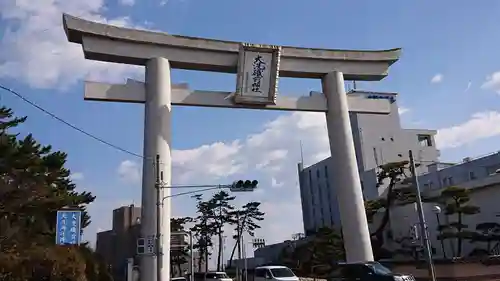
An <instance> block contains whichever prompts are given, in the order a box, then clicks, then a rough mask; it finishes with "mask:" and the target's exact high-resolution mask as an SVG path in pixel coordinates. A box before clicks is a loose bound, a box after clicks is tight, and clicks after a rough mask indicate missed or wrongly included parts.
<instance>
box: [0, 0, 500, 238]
mask: <svg viewBox="0 0 500 281" xmlns="http://www.w3.org/2000/svg"><path fill="white" fill-rule="evenodd" d="M122 1H123V2H127V3H125V4H124V3H121V2H119V1H106V2H103V1H102V0H88V1H84V2H83V3H82V2H81V1H79V0H64V1H62V0H61V1H55V0H52V1H39V2H36V3H24V2H23V1H15V0H4V1H1V2H0V38H2V40H0V83H1V84H2V85H4V86H7V87H10V88H13V89H15V90H16V91H18V92H20V93H21V94H23V95H25V96H26V97H27V98H29V99H30V100H32V101H34V102H36V103H37V104H39V105H41V106H42V107H44V108H46V109H47V110H49V111H51V112H53V113H55V114H56V115H57V116H60V117H62V118H63V119H65V120H67V121H69V122H70V123H72V124H75V125H77V126H78V127H81V128H83V129H85V130H86V131H88V132H90V133H92V134H94V135H96V136H99V137H101V138H103V139H105V140H107V141H109V142H111V143H113V144H116V145H118V146H120V147H122V148H124V149H127V150H130V151H133V152H135V153H138V154H142V128H143V118H142V116H143V108H142V106H141V105H130V104H117V103H98V102H87V101H83V86H82V85H83V84H82V81H83V80H84V79H85V78H86V77H91V78H92V79H96V80H104V81H108V80H109V81H123V80H124V79H125V78H127V77H139V78H140V77H141V75H142V74H141V72H142V70H137V69H129V68H127V67H126V66H122V65H110V64H103V63H92V62H88V61H85V60H84V59H83V53H82V52H81V49H80V47H79V46H77V45H73V44H69V43H67V42H66V38H65V36H64V32H63V29H62V27H61V12H69V13H71V14H73V15H77V16H82V17H85V18H88V19H92V20H99V21H111V22H112V23H115V24H119V25H126V26H132V27H142V28H150V29H155V30H162V31H166V32H168V33H171V34H180V35H187V36H196V37H207V38H214V39H224V40H234V41H245V42H252V43H268V44H275V45H293V46H301V47H315V48H336V49H389V48H396V47H402V48H403V55H402V57H401V60H400V61H399V62H397V63H396V64H395V65H393V67H392V68H391V69H390V74H389V76H388V77H387V78H386V79H385V80H383V81H381V82H370V83H359V84H358V88H362V89H367V90H382V91H391V92H398V93H399V94H400V98H399V101H398V103H399V105H400V106H401V107H403V108H405V109H407V111H406V112H405V113H404V114H402V120H403V125H404V126H405V127H420V128H429V129H440V131H439V136H438V140H439V141H440V143H439V145H440V146H441V149H442V159H443V160H448V161H449V160H459V159H461V158H462V157H465V156H469V155H472V156H474V155H482V154H485V153H488V152H491V151H496V150H498V143H499V142H498V141H499V140H500V138H499V135H500V129H499V127H500V126H498V125H497V124H499V122H500V111H499V110H498V108H499V107H500V96H499V94H500V75H494V74H495V72H497V71H500V56H498V55H497V49H498V48H497V46H498V44H499V43H500V34H499V33H498V32H497V29H498V26H500V18H499V17H498V12H499V9H500V2H497V1H464V0H459V1H457V0H454V1H430V0H423V1H400V0H392V1H371V0H365V1H347V0H345V1H326V0H308V1H296V0H287V1H285V0H272V1H270V0H267V1H265V0H254V1H237V0H232V1H229V0H213V1H200V0H169V1H168V2H161V1H160V0H149V1H137V2H136V3H132V2H133V1H130V0H128V1H125V0H122ZM138 73H139V74H138ZM433 78H435V79H433ZM439 78H440V79H439ZM173 81H174V83H181V82H188V83H189V84H190V87H191V88H192V89H205V90H226V91H232V90H234V88H235V77H234V75H229V74H217V73H215V74H214V73H205V72H193V71H178V70H174V71H173ZM311 90H316V91H320V82H319V81H318V80H308V79H303V80H299V79H281V80H280V93H283V94H284V95H306V94H308V93H309V91H311ZM0 101H1V104H3V105H7V106H9V107H12V108H13V109H14V110H15V111H16V113H17V114H19V115H28V116H29V120H28V122H27V123H26V124H25V125H24V126H23V127H22V128H21V131H22V132H23V133H27V132H32V133H33V134H34V135H35V137H36V138H37V139H38V140H40V141H41V142H42V143H45V144H52V145H53V146H54V148H56V149H60V150H63V151H65V152H67V153H68V154H69V163H68V165H69V167H70V168H71V169H72V171H73V172H75V173H76V174H77V176H76V177H75V178H77V182H78V185H79V188H81V189H82V190H83V189H85V190H89V191H92V192H93V193H94V194H95V195H97V196H98V199H97V201H96V203H95V204H93V206H92V207H91V211H92V214H93V215H94V218H93V221H94V223H93V225H92V226H91V227H90V228H89V230H88V231H87V232H86V237H85V238H86V239H89V240H93V239H95V238H94V233H95V232H96V231H97V230H98V229H107V228H109V227H110V225H111V221H110V216H111V210H112V209H113V208H115V207H118V206H120V205H123V204H130V203H132V202H134V203H136V204H139V203H140V188H141V187H140V181H139V176H140V174H138V173H139V171H140V167H141V164H140V159H138V158H136V157H134V156H131V155H128V154H126V153H123V152H121V151H117V150H116V149H113V148H110V147H108V146H106V145H103V144H101V143H99V142H97V141H95V140H93V139H90V138H88V137H86V136H84V135H82V134H81V133H79V132H76V131H74V130H73V129H71V128H68V127H67V126H65V125H63V124H61V123H60V122H58V121H56V120H54V119H52V118H50V117H48V116H46V115H45V114H43V113H41V112H40V111H38V110H37V109H34V108H32V107H31V106H29V105H27V104H26V103H24V102H23V101H21V100H20V99H18V98H16V97H14V96H13V95H11V94H9V93H8V92H0ZM173 118H174V119H173V124H172V126H173V132H174V136H173V148H174V149H175V150H176V152H174V156H177V158H176V159H174V166H175V165H177V166H176V167H180V168H182V170H174V181H175V182H178V183H191V184H205V183H225V182H228V181H230V180H233V179H236V178H251V179H253V178H257V179H259V180H260V182H261V189H262V190H265V192H257V193H255V194H252V195H245V196H240V197H244V198H241V202H244V201H247V200H259V201H262V202H263V205H264V206H263V208H264V210H265V211H266V212H267V213H268V217H267V218H266V222H265V223H264V225H263V231H261V233H259V236H262V237H264V238H266V239H268V240H269V241H270V242H276V241H278V240H280V239H285V238H289V237H290V234H291V233H292V232H298V231H301V228H302V225H301V211H300V201H299V198H298V189H297V187H296V185H297V180H296V162H297V161H298V160H299V157H298V150H299V144H298V142H299V139H300V140H302V141H303V142H304V146H305V154H306V162H307V161H308V162H309V163H311V162H313V161H314V160H315V159H317V158H321V156H324V155H325V153H328V149H327V145H326V143H325V138H326V135H325V134H324V124H323V123H324V120H323V119H324V118H323V116H321V115H319V116H318V115H307V114H306V115H303V114H290V113H279V112H265V111H249V110H230V109H207V108H188V107H175V108H174V117H173ZM322 122H323V123H322ZM291 136H293V138H292V139H293V140H291ZM259 139H264V140H266V142H265V143H260V142H259V141H257V140H259ZM236 140H239V141H236ZM235 141H236V142H235ZM452 144H453V145H452ZM250 158H252V159H250ZM180 159H182V160H180ZM124 161H126V162H124ZM207 167H210V168H207ZM175 171H178V174H176V173H175ZM186 171H187V173H186ZM123 173H126V174H125V175H124V174H123ZM228 174H229V175H228ZM225 175H228V176H225ZM174 205H175V206H174V207H173V208H174V214H177V215H185V214H190V213H192V207H193V205H194V204H193V203H192V200H191V199H190V198H176V199H175V200H174ZM281 213H288V214H290V217H292V218H293V219H290V220H287V221H286V222H283V221H282V220H280V218H281V215H280V214H281ZM292 214H293V215H292Z"/></svg>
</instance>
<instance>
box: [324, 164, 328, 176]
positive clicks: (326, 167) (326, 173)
mask: <svg viewBox="0 0 500 281" xmlns="http://www.w3.org/2000/svg"><path fill="white" fill-rule="evenodd" d="M325 178H328V166H325Z"/></svg>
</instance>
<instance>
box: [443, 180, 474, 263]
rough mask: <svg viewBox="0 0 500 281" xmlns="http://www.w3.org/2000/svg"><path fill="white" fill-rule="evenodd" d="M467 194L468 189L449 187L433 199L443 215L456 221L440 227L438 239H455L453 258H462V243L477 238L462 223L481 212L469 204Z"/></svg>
mask: <svg viewBox="0 0 500 281" xmlns="http://www.w3.org/2000/svg"><path fill="white" fill-rule="evenodd" d="M469 193H470V191H469V190H468V189H465V188H462V187H457V186H450V187H447V188H445V189H443V190H442V191H441V193H440V195H439V196H438V197H437V198H434V199H433V201H436V202H438V203H440V204H442V205H443V206H444V209H445V212H444V213H445V215H447V216H450V217H453V218H456V221H452V222H450V223H448V224H447V225H443V226H442V232H441V234H440V235H438V239H439V240H443V239H455V240H456V242H457V248H456V251H455V253H454V254H456V255H454V256H458V257H461V256H462V248H463V241H464V240H473V239H474V238H475V237H476V236H477V234H476V232H475V231H473V230H469V229H468V225H466V224H464V223H463V220H464V216H468V215H474V214H477V213H479V212H480V211H481V210H480V208H479V207H477V206H473V205H470V204H469V201H470V196H469Z"/></svg>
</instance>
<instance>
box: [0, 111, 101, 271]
mask: <svg viewBox="0 0 500 281" xmlns="http://www.w3.org/2000/svg"><path fill="white" fill-rule="evenodd" d="M25 120H26V117H23V118H17V117H14V114H13V111H12V110H11V109H8V108H6V107H1V108H0V250H1V251H0V253H1V254H0V279H1V280H5V281H16V280H24V281H26V280H44V278H45V279H46V280H49V279H50V280H65V281H71V280H82V279H81V278H84V277H85V276H86V274H91V271H88V270H87V271H86V268H87V265H88V267H89V268H90V267H91V264H90V261H91V260H93V263H94V264H98V259H97V257H96V256H95V255H94V254H93V253H91V254H89V252H88V251H87V250H86V248H84V247H66V246H56V245H55V243H54V237H55V231H56V230H55V226H56V225H55V224H56V213H57V211H58V210H60V209H63V208H70V209H77V210H82V211H83V219H82V227H83V228H85V227H87V226H88V225H89V224H90V217H89V216H88V214H87V212H86V205H87V204H89V203H91V202H93V201H94V200H95V197H94V196H92V195H91V194H90V193H88V192H77V191H75V188H76V186H75V184H74V183H73V182H72V181H71V179H70V177H69V176H70V171H69V170H68V169H67V168H65V167H64V165H65V164H66V158H67V155H66V154H65V153H62V152H59V151H56V152H53V151H52V148H51V147H50V146H43V145H41V144H39V143H37V142H36V141H35V139H34V138H33V136H32V135H31V134H30V135H27V136H26V137H24V138H22V139H21V138H19V135H18V134H14V133H12V132H11V130H12V129H15V128H16V127H17V126H19V125H21V124H22V123H23V122H24V121H25ZM82 246H85V245H82ZM101 280H106V279H101ZM108 280H109V279H108Z"/></svg>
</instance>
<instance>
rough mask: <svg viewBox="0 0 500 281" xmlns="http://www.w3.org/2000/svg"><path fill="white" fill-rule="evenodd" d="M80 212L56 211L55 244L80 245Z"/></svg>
mask: <svg viewBox="0 0 500 281" xmlns="http://www.w3.org/2000/svg"><path fill="white" fill-rule="evenodd" d="M81 230H82V212H81V211H75V210H63V211H57V222H56V244H57V245H80V241H81Z"/></svg>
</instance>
